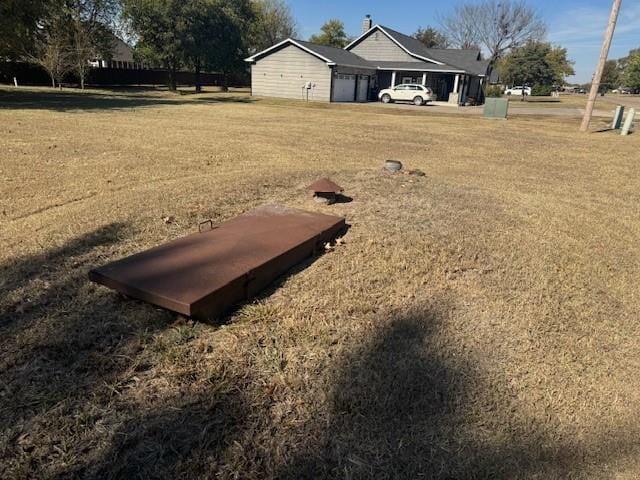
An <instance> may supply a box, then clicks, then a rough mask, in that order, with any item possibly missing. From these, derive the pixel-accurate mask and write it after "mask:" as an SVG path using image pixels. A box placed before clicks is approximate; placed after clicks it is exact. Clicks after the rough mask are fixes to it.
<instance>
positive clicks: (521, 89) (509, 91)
mask: <svg viewBox="0 0 640 480" xmlns="http://www.w3.org/2000/svg"><path fill="white" fill-rule="evenodd" d="M522 92H524V94H525V95H531V87H511V88H507V89H506V90H505V91H504V94H505V95H522Z"/></svg>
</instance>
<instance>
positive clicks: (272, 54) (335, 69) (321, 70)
mask: <svg viewBox="0 0 640 480" xmlns="http://www.w3.org/2000/svg"><path fill="white" fill-rule="evenodd" d="M246 61H247V62H249V63H251V93H252V95H254V96H257V97H279V98H292V99H298V100H305V101H319V102H356V101H358V102H366V101H367V100H368V97H369V86H370V81H369V80H370V78H371V77H372V76H373V75H375V72H376V70H375V67H374V66H372V65H371V64H369V62H367V61H366V60H364V59H362V58H360V57H358V56H357V55H355V54H353V53H351V52H348V51H346V50H343V49H340V48H333V47H327V46H324V45H315V44H313V43H309V42H303V41H301V40H293V39H287V40H285V41H283V42H280V43H279V44H277V45H274V46H273V47H271V48H269V49H267V50H264V51H263V52H260V53H257V54H256V55H253V56H252V57H250V58H248V59H247V60H246Z"/></svg>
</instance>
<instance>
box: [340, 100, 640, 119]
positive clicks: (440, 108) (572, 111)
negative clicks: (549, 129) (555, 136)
mask: <svg viewBox="0 0 640 480" xmlns="http://www.w3.org/2000/svg"><path fill="white" fill-rule="evenodd" d="M603 98H606V97H603ZM638 100H640V99H638ZM616 104H617V103H615V102H613V105H616ZM349 105H354V104H349ZM355 105H367V106H374V107H377V108H387V109H395V110H410V111H412V112H424V113H444V114H459V115H482V113H483V107H482V106H478V107H458V106H456V105H452V104H449V103H447V102H432V103H429V104H428V105H423V106H421V107H416V106H415V105H413V104H412V103H382V102H370V103H363V104H355ZM613 105H612V104H610V103H607V104H605V105H603V104H602V103H600V104H598V103H596V109H595V110H594V112H593V115H594V116H595V117H612V116H613V110H614V108H613ZM516 115H517V116H520V115H535V116H540V115H542V116H553V117H572V118H581V117H582V116H583V115H584V108H578V107H572V106H567V107H558V106H556V105H553V106H549V105H544V104H540V105H535V104H532V105H531V106H529V105H527V106H517V107H511V108H509V116H516Z"/></svg>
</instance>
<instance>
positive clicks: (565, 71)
mask: <svg viewBox="0 0 640 480" xmlns="http://www.w3.org/2000/svg"><path fill="white" fill-rule="evenodd" d="M541 44H542V45H547V46H548V47H549V51H548V53H547V55H546V59H547V62H548V63H549V65H550V66H551V68H552V70H553V83H554V84H555V85H564V84H565V79H566V78H567V77H569V76H571V75H575V74H576V72H575V70H574V69H573V64H574V62H573V60H569V57H568V56H567V49H566V48H562V47H553V46H551V44H549V43H541Z"/></svg>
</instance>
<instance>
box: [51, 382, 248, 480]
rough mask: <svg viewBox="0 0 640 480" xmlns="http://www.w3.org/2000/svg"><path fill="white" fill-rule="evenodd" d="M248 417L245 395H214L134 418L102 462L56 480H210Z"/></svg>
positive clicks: (216, 392)
mask: <svg viewBox="0 0 640 480" xmlns="http://www.w3.org/2000/svg"><path fill="white" fill-rule="evenodd" d="M246 416H247V405H246V401H245V400H244V398H243V396H242V395H241V394H239V393H237V392H233V393H232V392H224V393H222V392H220V391H219V390H217V389H212V390H211V391H210V392H203V393H201V394H200V395H199V396H197V397H195V398H191V399H190V401H189V402H188V403H181V402H176V403H175V404H174V405H172V406H171V408H167V409H160V410H157V411H153V412H147V413H143V414H141V415H138V416H135V417H133V418H131V419H130V420H129V421H128V422H127V423H125V424H124V425H123V426H122V427H121V428H120V429H118V431H116V432H115V433H114V435H113V442H112V444H111V445H110V447H109V448H108V449H107V450H106V451H105V452H101V455H100V456H99V458H97V459H96V460H94V461H93V462H92V463H89V464H88V465H84V466H81V467H78V468H75V469H71V470H70V471H68V472H64V473H62V474H60V475H59V476H57V477H56V478H58V479H60V480H62V479H67V478H96V479H121V478H122V479H124V478H144V479H162V478H196V477H197V478H209V476H210V473H211V472H212V471H216V470H217V469H218V466H219V462H220V460H221V458H222V456H223V455H224V452H225V451H226V450H227V449H228V447H229V444H231V443H232V442H233V440H234V438H236V435H237V434H238V433H239V432H241V431H242V428H243V424H244V421H245V418H246Z"/></svg>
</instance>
